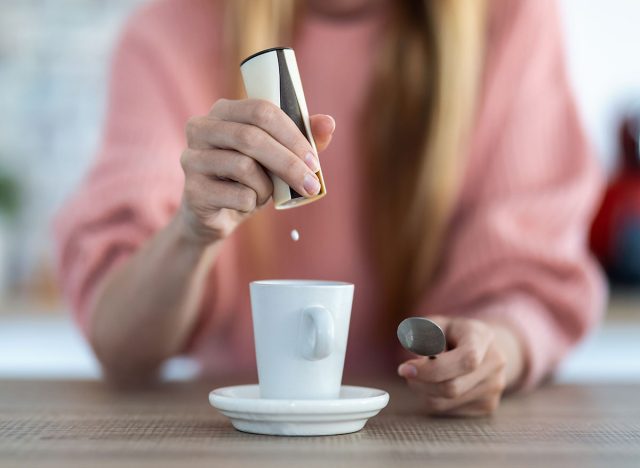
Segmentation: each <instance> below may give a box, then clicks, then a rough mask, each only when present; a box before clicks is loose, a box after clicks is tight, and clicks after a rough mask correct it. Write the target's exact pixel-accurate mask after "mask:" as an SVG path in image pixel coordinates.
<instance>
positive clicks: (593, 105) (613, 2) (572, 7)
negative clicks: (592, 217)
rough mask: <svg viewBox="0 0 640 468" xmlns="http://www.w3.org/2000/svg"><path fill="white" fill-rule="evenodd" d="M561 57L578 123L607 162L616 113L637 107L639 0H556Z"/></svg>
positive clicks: (639, 106)
mask: <svg viewBox="0 0 640 468" xmlns="http://www.w3.org/2000/svg"><path fill="white" fill-rule="evenodd" d="M560 6H561V10H562V14H563V20H564V24H565V30H566V41H567V47H566V50H567V58H568V61H569V67H570V72H571V75H572V80H573V84H574V88H575V91H576V95H577V97H578V100H579V105H580V108H581V111H582V114H583V119H584V123H585V125H586V127H587V129H588V130H589V133H590V134H591V136H592V139H593V142H594V143H595V145H596V148H597V150H598V152H599V156H600V157H601V159H602V161H603V163H604V164H605V166H606V167H607V168H609V169H611V168H612V167H613V163H614V157H615V156H616V150H617V142H616V140H615V136H616V128H617V124H618V122H619V118H620V115H621V112H623V110H624V109H625V108H628V107H629V106H631V105H632V103H633V102H634V101H635V103H636V106H637V109H638V111H639V112H640V51H639V47H640V0H561V2H560Z"/></svg>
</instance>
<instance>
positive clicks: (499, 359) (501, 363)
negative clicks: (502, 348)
mask: <svg viewBox="0 0 640 468" xmlns="http://www.w3.org/2000/svg"><path fill="white" fill-rule="evenodd" d="M496 367H497V369H498V371H503V370H504V368H505V367H507V359H506V358H505V356H504V355H503V354H502V353H497V354H496Z"/></svg>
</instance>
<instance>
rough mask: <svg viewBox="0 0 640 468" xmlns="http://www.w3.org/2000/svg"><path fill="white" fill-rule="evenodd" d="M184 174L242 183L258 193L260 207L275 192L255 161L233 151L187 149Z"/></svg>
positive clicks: (183, 158)
mask: <svg viewBox="0 0 640 468" xmlns="http://www.w3.org/2000/svg"><path fill="white" fill-rule="evenodd" d="M182 167H183V169H184V171H185V173H191V172H193V173H198V174H202V175H206V176H212V177H217V178H219V179H228V180H232V181H236V182H239V183H241V184H243V185H245V186H247V187H249V188H250V189H252V190H253V191H254V192H255V193H256V198H257V204H258V206H260V205H262V204H264V203H266V201H267V200H268V199H269V197H271V194H272V193H273V184H272V183H271V179H270V178H269V176H268V175H267V174H266V173H265V171H264V169H263V167H262V166H260V164H258V163H257V162H256V161H255V160H254V159H252V158H250V157H249V156H245V155H243V154H241V153H238V152H237V151H230V150H191V149H188V150H186V151H185V152H184V153H183V155H182Z"/></svg>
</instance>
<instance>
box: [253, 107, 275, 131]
mask: <svg viewBox="0 0 640 468" xmlns="http://www.w3.org/2000/svg"><path fill="white" fill-rule="evenodd" d="M275 116H276V109H275V106H274V105H273V104H271V103H269V102H267V101H257V102H256V103H255V105H254V106H253V109H252V110H251V117H252V119H253V121H254V122H255V123H257V124H258V125H260V126H265V125H267V124H269V123H270V122H271V121H272V120H273V119H274V118H275Z"/></svg>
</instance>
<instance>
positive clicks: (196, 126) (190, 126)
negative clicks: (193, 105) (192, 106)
mask: <svg viewBox="0 0 640 468" xmlns="http://www.w3.org/2000/svg"><path fill="white" fill-rule="evenodd" d="M201 126H202V117H200V116H194V117H189V119H188V120H187V123H186V125H185V127H184V133H185V135H186V137H187V143H188V144H189V145H191V144H192V143H193V142H194V141H196V140H197V138H198V135H199V134H200V127H201Z"/></svg>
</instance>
